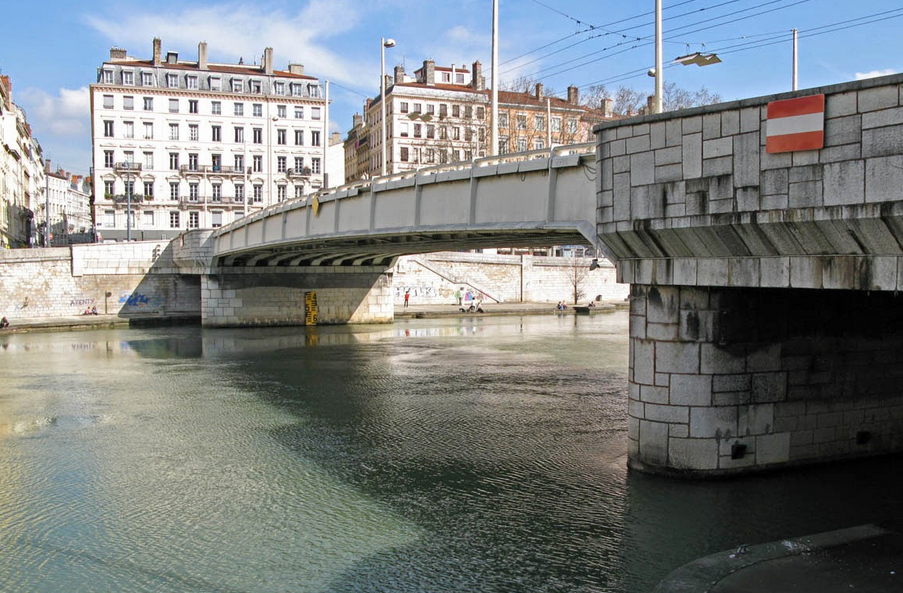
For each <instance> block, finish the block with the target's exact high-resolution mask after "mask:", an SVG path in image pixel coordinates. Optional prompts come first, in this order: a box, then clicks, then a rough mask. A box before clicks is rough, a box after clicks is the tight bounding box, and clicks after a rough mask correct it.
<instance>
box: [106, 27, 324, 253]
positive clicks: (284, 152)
mask: <svg viewBox="0 0 903 593" xmlns="http://www.w3.org/2000/svg"><path fill="white" fill-rule="evenodd" d="M260 61H261V63H260V64H259V65H258V64H244V63H243V60H239V63H238V64H223V63H213V62H209V61H208V51H207V44H206V42H201V43H199V44H198V54H197V59H196V60H184V59H180V58H179V55H178V53H177V52H173V51H168V52H166V55H165V56H164V55H163V52H162V46H161V41H160V39H154V41H153V53H152V57H151V58H150V59H139V58H135V57H132V56H129V55H128V54H127V52H126V50H124V49H120V48H112V49H111V50H110V58H109V60H108V61H105V62H104V63H103V64H102V65H101V66H100V68H98V70H97V82H96V83H95V84H92V85H91V88H90V94H91V115H92V142H93V165H94V196H95V205H94V216H95V221H96V224H97V231H98V232H99V233H101V234H102V236H103V238H104V240H111V239H112V240H123V239H126V238H127V237H130V238H131V239H161V238H170V237H173V236H175V235H177V234H179V233H181V232H182V231H184V230H186V229H193V228H216V227H219V226H222V225H224V224H228V223H230V222H232V221H233V220H234V219H235V218H238V217H241V216H244V215H246V214H248V213H251V212H254V211H256V210H259V209H262V208H264V207H266V206H268V205H270V204H274V203H276V202H280V201H282V200H286V199H288V198H293V197H298V196H301V195H303V194H305V193H308V192H310V191H311V190H312V189H317V188H319V187H321V186H322V185H323V173H324V171H323V160H324V157H325V148H326V130H325V111H326V109H325V108H326V102H325V99H324V96H323V89H322V85H321V84H320V81H319V80H317V79H316V78H315V77H311V76H307V75H305V74H304V67H303V66H302V65H301V64H289V65H288V69H287V70H276V69H275V67H274V62H273V49H272V48H266V50H265V51H264V54H263V56H262V58H261V60H260Z"/></svg>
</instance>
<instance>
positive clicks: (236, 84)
mask: <svg viewBox="0 0 903 593" xmlns="http://www.w3.org/2000/svg"><path fill="white" fill-rule="evenodd" d="M243 88H244V81H243V80H241V79H240V78H233V79H232V92H233V93H240V92H241V91H242V89H243Z"/></svg>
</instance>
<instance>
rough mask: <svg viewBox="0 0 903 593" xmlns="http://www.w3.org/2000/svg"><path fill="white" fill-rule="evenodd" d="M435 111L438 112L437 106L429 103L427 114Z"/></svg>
mask: <svg viewBox="0 0 903 593" xmlns="http://www.w3.org/2000/svg"><path fill="white" fill-rule="evenodd" d="M434 113H436V106H435V105H427V106H426V114H427V115H433V114H434Z"/></svg>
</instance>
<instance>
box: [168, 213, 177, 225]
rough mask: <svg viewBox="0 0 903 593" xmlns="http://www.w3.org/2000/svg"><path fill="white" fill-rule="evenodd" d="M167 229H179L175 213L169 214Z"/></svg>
mask: <svg viewBox="0 0 903 593" xmlns="http://www.w3.org/2000/svg"><path fill="white" fill-rule="evenodd" d="M169 228H171V229H177V228H179V213H178V212H177V211H176V212H170V213H169Z"/></svg>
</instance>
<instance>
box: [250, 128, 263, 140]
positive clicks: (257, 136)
mask: <svg viewBox="0 0 903 593" xmlns="http://www.w3.org/2000/svg"><path fill="white" fill-rule="evenodd" d="M251 132H252V133H251V135H252V136H253V138H252V140H251V141H252V142H253V143H254V144H263V128H253V129H252V130H251Z"/></svg>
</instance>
